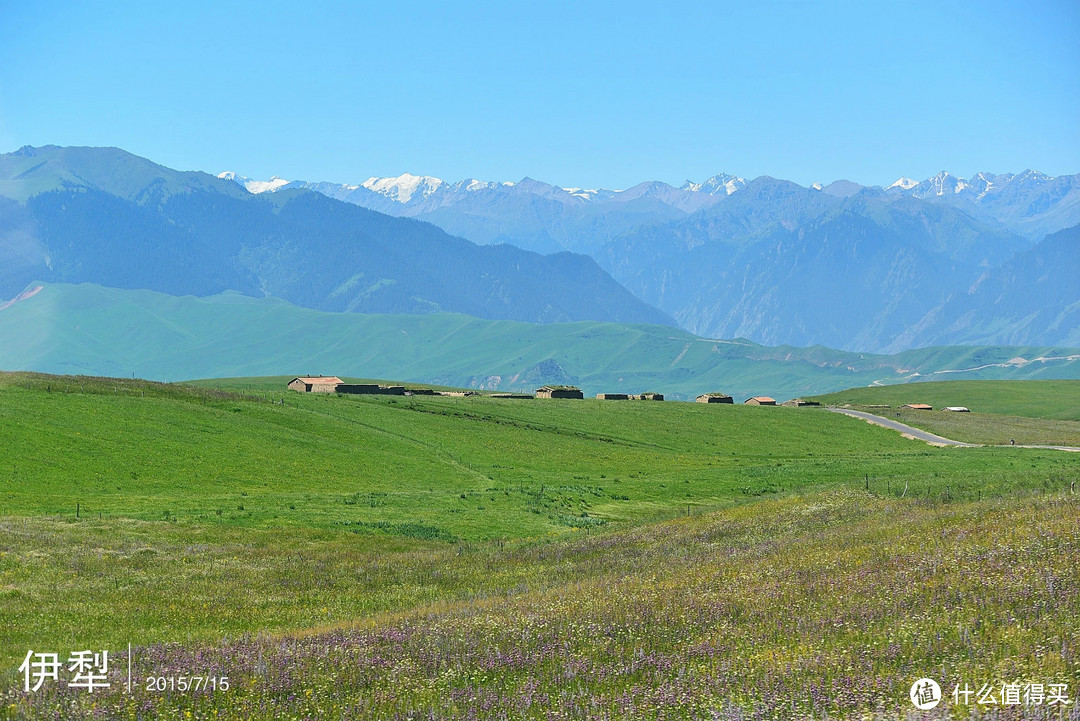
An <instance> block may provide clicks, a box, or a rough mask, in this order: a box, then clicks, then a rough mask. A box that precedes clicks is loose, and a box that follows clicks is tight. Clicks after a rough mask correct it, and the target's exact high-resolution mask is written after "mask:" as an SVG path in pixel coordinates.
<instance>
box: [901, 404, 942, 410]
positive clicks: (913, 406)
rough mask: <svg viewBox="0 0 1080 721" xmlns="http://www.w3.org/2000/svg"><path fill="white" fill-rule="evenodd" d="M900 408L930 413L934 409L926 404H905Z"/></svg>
mask: <svg viewBox="0 0 1080 721" xmlns="http://www.w3.org/2000/svg"><path fill="white" fill-rule="evenodd" d="M900 407H901V408H907V409H908V410H912V411H932V410H934V407H933V406H931V405H928V404H926V403H905V404H904V405H902V406H900Z"/></svg>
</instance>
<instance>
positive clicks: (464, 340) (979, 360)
mask: <svg viewBox="0 0 1080 721" xmlns="http://www.w3.org/2000/svg"><path fill="white" fill-rule="evenodd" d="M36 288H40V290H37V291H36V292H35V289H36ZM29 293H32V294H27V295H26V297H24V298H23V299H22V300H19V301H18V302H16V303H14V304H11V305H9V306H8V307H6V308H3V309H2V310H0V337H2V338H4V339H5V343H4V344H3V345H2V346H0V368H4V369H7V370H38V371H46V372H54V373H82V374H91V375H112V376H127V377H130V376H133V375H134V376H137V377H141V378H151V379H159V380H178V379H183V378H203V377H220V376H253V375H281V374H283V373H325V374H333V375H351V376H358V377H368V378H373V377H374V378H393V379H397V380H403V381H418V382H431V383H439V384H445V385H455V386H463V387H470V388H484V389H492V390H494V389H499V390H532V389H535V388H536V387H538V386H540V385H543V384H544V383H553V382H554V383H563V382H565V383H574V384H577V385H580V386H581V387H582V388H583V389H584V390H585V391H586V392H588V393H590V394H594V393H599V392H605V391H609V392H615V391H623V392H633V393H640V392H643V391H658V392H662V393H666V394H669V395H670V396H671V397H673V398H687V397H693V396H695V395H697V394H699V393H703V392H707V391H716V390H721V391H724V392H726V393H729V394H732V395H734V396H736V397H737V398H738V399H739V400H742V399H743V398H745V397H749V396H752V395H761V394H768V395H772V396H773V397H776V398H778V399H780V400H783V399H786V398H790V397H793V396H800V395H808V394H812V393H822V392H827V391H832V390H839V389H842V388H850V387H852V386H860V385H870V384H871V383H902V382H910V381H919V380H935V379H939V378H943V377H944V378H985V379H989V378H1012V379H1019V378H1077V377H1080V350H1078V349H1071V350H1070V349H1055V348H1046V347H944V348H926V349H921V350H913V351H905V352H903V353H899V354H896V355H893V356H883V355H872V354H865V353H849V352H843V351H834V350H830V349H827V348H822V347H811V348H794V347H790V346H780V347H772V348H770V347H765V346H761V345H757V344H755V343H751V342H749V341H745V340H710V339H706V338H699V337H697V336H694V335H691V334H689V333H687V332H685V331H681V330H677V329H673V328H667V327H663V326H655V325H652V326H650V325H624V324H615V323H601V322H582V323H559V324H546V325H539V324H531V323H516V322H511V321H491V320H482V319H477V318H472V317H468V316H462V315H449V314H428V315H369V314H362V313H326V312H320V311H314V310H310V309H306V308H299V307H296V306H294V305H291V304H289V303H286V302H285V301H283V300H280V299H275V298H258V299H256V298H251V297H246V296H243V295H240V294H236V293H227V294H221V295H217V296H213V297H210V298H195V297H191V296H186V297H174V296H169V295H165V294H162V293H155V292H152V291H125V290H117V289H110V288H102V287H100V286H94V285H89V284H83V285H63V284H60V285H52V284H42V285H40V286H38V285H35V286H33V287H32V288H31V289H30V290H29Z"/></svg>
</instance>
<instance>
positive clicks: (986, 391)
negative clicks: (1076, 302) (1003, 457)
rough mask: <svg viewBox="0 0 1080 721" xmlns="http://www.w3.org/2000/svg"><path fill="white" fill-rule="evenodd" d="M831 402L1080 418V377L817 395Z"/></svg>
mask: <svg viewBox="0 0 1080 721" xmlns="http://www.w3.org/2000/svg"><path fill="white" fill-rule="evenodd" d="M814 399H815V400H818V401H821V402H822V403H827V404H829V405H835V406H841V405H861V406H865V405H875V404H876V405H889V406H892V407H893V408H897V407H899V406H902V405H905V404H907V403H928V404H930V405H932V406H933V407H934V408H935V409H936V408H944V407H945V406H965V407H967V408H970V409H971V410H972V412H975V413H994V414H998V415H1007V416H1026V417H1029V418H1055V419H1059V420H1068V421H1080V381H1076V380H1039V381H1024V382H1022V383H1021V382H1018V381H938V382H932V383H919V384H918V385H902V386H879V387H874V388H848V389H846V390H842V391H837V392H835V393H827V394H823V395H819V396H815V398H814Z"/></svg>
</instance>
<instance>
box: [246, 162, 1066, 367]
mask: <svg viewBox="0 0 1080 721" xmlns="http://www.w3.org/2000/svg"><path fill="white" fill-rule="evenodd" d="M1078 179H1080V176H1062V177H1059V178H1050V177H1048V176H1046V175H1043V174H1041V173H1037V172H1033V171H1027V172H1024V173H1020V174H1018V175H1013V174H1000V175H994V174H991V173H980V174H978V175H977V176H975V178H973V179H971V180H964V179H962V178H958V177H956V176H953V175H950V174H948V173H941V174H939V175H937V176H934V177H933V178H928V179H926V180H924V181H922V182H917V181H914V180H910V179H901V180H899V181H897V183H894V184H893V185H892V186H891V187H890V188H888V189H881V188H876V187H873V188H871V187H865V186H862V185H859V184H857V183H853V182H851V181H847V180H837V181H834V182H832V183H830V184H828V185H822V184H820V183H818V184H815V185H814V186H813V187H812V188H805V187H802V186H800V185H797V184H795V183H792V182H789V181H785V180H778V179H775V178H769V177H761V178H757V179H755V180H753V181H750V182H747V181H745V180H743V179H741V178H737V177H735V176H728V175H718V176H716V177H714V178H711V179H709V180H708V181H705V182H704V183H691V182H687V183H686V184H685V185H684V186H682V187H681V188H674V187H672V186H669V185H666V184H664V183H655V182H650V183H641V184H639V185H636V186H634V187H632V188H630V189H628V190H625V191H619V192H616V191H611V190H604V189H599V190H582V189H579V188H566V189H562V188H556V187H554V186H551V185H548V184H546V183H541V182H538V181H535V180H531V179H528V178H526V179H525V180H523V181H521V182H520V183H497V182H496V183H481V182H479V181H465V182H462V183H456V184H448V183H444V182H443V181H441V180H438V179H436V178H430V177H424V176H413V175H408V174H406V175H403V176H400V177H399V178H372V179H370V180H368V181H366V183H365V184H362V185H359V186H337V187H336V189H335V188H332V187H329V188H328V187H321V186H320V187H316V188H315V189H317V190H319V191H320V192H324V193H325V192H330V193H331V194H334V195H335V197H342V198H343V199H344V198H346V197H347V199H349V201H350V202H354V203H358V204H361V205H367V206H369V207H379V208H380V209H383V208H386V207H387V203H389V204H390V208H391V209H390V210H389V211H388V212H392V213H393V212H396V213H398V214H403V215H412V216H414V217H422V218H424V219H426V220H429V221H431V222H433V223H435V224H437V225H439V226H440V227H443V228H446V229H449V230H451V231H452V232H454V233H457V234H460V235H462V236H465V237H469V238H471V239H473V240H475V241H477V242H483V243H487V242H495V241H500V242H509V243H513V244H517V245H520V246H522V247H529V248H543V249H549V250H550V249H555V248H559V247H572V248H576V249H579V250H582V251H585V252H588V253H589V254H591V255H592V256H593V257H594V258H596V259H597V260H598V261H599V262H600V264H601V265H602V266H603V267H604V268H605V269H607V270H608V271H610V272H611V273H612V275H613V276H614V277H615V278H616V279H617V280H619V281H620V282H622V283H623V284H624V285H625V286H626V287H627V288H628V289H629V290H631V291H632V292H633V293H634V294H635V295H637V296H638V297H639V298H640V299H642V300H644V301H645V302H647V303H649V304H651V305H654V306H657V307H659V308H661V309H662V310H665V311H667V312H668V313H670V314H672V315H673V316H674V317H675V318H676V320H678V321H679V323H680V325H682V327H684V328H686V329H688V330H691V331H693V332H696V333H701V334H705V335H712V336H732V335H742V336H746V337H748V338H751V339H753V340H755V341H757V342H762V343H794V344H806V343H826V344H829V345H833V346H836V347H841V348H850V349H861V350H885V349H888V350H897V349H902V348H906V347H911V346H912V345H920V344H924V343H925V342H928V341H926V340H925V339H924V337H923V335H922V334H921V333H919V332H918V329H921V328H930V327H932V326H933V325H934V321H933V319H934V318H937V317H938V315H937V314H939V313H941V312H942V309H943V308H945V305H946V304H947V303H948V302H949V301H950V300H951V299H953V298H959V297H962V296H966V294H968V292H969V289H970V288H972V287H973V284H975V283H976V281H978V280H979V279H980V278H982V277H984V276H985V275H986V274H987V272H988V271H989V270H990V269H991V268H994V267H996V266H998V265H1000V264H1003V263H1005V262H1006V261H1008V260H1009V259H1010V258H1011V257H1012V256H1013V255H1014V254H1015V253H1018V252H1022V251H1025V250H1027V249H1028V247H1029V246H1030V244H1031V243H1032V242H1033V241H1037V240H1039V239H1040V238H1041V237H1042V235H1043V234H1044V233H1045V232H1051V231H1056V230H1059V229H1061V228H1063V227H1067V226H1069V225H1075V224H1076V223H1077V222H1080V191H1078V190H1077V188H1078V186H1080V183H1078ZM248 187H249V188H251V189H252V190H255V191H265V190H273V189H274V187H272V186H271V185H267V184H260V185H257V186H256V185H254V184H252V183H248ZM306 187H313V184H306ZM361 190H362V191H364V192H360V191H361ZM395 206H396V211H395V210H394V209H393V208H394V207H395ZM1006 277H1008V278H1012V279H1013V280H1012V281H1009V282H1019V279H1018V278H1017V277H1015V276H1006ZM1003 282H1004V281H1003ZM981 299H985V295H979V296H976V297H974V298H971V299H969V302H979V301H980V300H981ZM1045 300H1046V301H1047V302H1048V303H1055V302H1057V301H1056V300H1055V299H1054V298H1053V297H1050V296H1047V297H1045ZM1060 311H1061V308H1058V307H1057V306H1053V307H1048V308H1047V309H1046V310H1045V312H1046V313H1051V314H1054V313H1058V312H1060ZM986 312H987V313H990V315H991V316H992V313H993V306H992V304H991V307H990V308H989V309H988V310H987V311H986ZM984 325H985V324H984ZM1007 326H1009V324H1008V323H1005V322H1004V321H1002V322H1001V323H999V324H996V325H995V324H989V325H985V327H987V328H1001V329H1004V328H1006V327H1007ZM1036 326H1037V324H1036V325H1034V326H1031V328H1035V327H1036ZM950 327H951V326H950ZM1003 332H1004V331H1003ZM1032 332H1033V333H1034V332H1035V331H1034V330H1032ZM962 337H967V336H965V335H964V334H963V333H960V332H959V331H957V335H955V337H954V336H950V335H949V334H948V332H944V331H942V333H941V334H940V335H936V336H935V340H934V342H942V343H950V342H957V340H958V339H959V338H962ZM983 341H984V342H993V343H998V342H1012V341H1009V340H1008V339H1007V338H1006V337H1005V336H1002V337H1001V338H997V337H995V336H993V335H989V336H986V337H985V338H983ZM1025 342H1058V341H1056V340H1052V339H1051V338H1046V339H1042V338H1039V337H1037V335H1034V336H1031V337H1028V336H1025Z"/></svg>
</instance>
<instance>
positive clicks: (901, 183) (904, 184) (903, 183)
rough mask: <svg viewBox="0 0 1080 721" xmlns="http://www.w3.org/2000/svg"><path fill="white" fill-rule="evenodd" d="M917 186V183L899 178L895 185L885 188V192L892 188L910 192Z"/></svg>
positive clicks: (909, 179)
mask: <svg viewBox="0 0 1080 721" xmlns="http://www.w3.org/2000/svg"><path fill="white" fill-rule="evenodd" d="M918 184H919V183H918V182H917V181H914V180H912V179H911V178H899V179H898V180H897V181H896V182H895V183H893V184H892V185H890V186H889V187H888V188H886V190H892V189H893V188H898V189H900V190H911V189H912V188H914V187H915V186H916V185H918Z"/></svg>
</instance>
